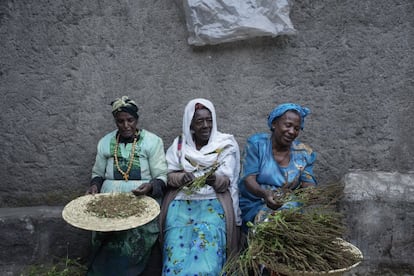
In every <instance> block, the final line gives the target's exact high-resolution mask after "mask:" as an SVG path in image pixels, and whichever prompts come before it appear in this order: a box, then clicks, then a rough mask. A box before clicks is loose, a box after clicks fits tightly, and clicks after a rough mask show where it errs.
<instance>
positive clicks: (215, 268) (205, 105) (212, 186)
mask: <svg viewBox="0 0 414 276" xmlns="http://www.w3.org/2000/svg"><path fill="white" fill-rule="evenodd" d="M182 131H183V134H182V135H180V136H178V137H177V138H175V140H174V142H173V144H172V145H171V146H170V147H169V149H168V150H167V156H166V158H167V163H168V171H169V173H168V184H167V187H168V191H167V194H166V196H165V198H164V200H163V204H162V210H161V218H160V221H161V235H162V236H161V240H162V243H163V246H162V248H163V275H219V274H220V272H221V270H222V267H223V265H224V263H225V261H226V259H227V258H229V257H230V255H231V254H234V253H236V252H237V251H238V238H239V232H238V229H239V227H237V226H240V225H241V219H240V211H239V199H238V187H237V181H238V175H239V170H240V154H239V147H238V144H237V142H236V140H235V139H234V137H233V135H230V134H224V133H221V132H219V131H218V130H217V121H216V112H215V109H214V106H213V104H212V103H211V102H210V101H208V100H206V99H194V100H191V101H190V102H189V103H188V104H187V106H186V107H185V111H184V116H183V130H182ZM217 164H218V168H217V170H216V171H215V172H214V173H213V174H212V175H211V176H209V177H208V178H207V180H206V181H205V183H204V185H203V186H202V187H201V188H197V189H190V188H189V186H191V183H193V181H194V179H196V178H198V177H200V176H202V175H204V174H205V173H208V172H209V170H210V169H211V167H212V166H214V165H217Z"/></svg>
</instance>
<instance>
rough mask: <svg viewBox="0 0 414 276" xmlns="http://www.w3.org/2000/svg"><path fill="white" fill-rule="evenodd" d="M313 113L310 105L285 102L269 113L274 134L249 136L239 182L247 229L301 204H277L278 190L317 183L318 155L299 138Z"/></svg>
mask: <svg viewBox="0 0 414 276" xmlns="http://www.w3.org/2000/svg"><path fill="white" fill-rule="evenodd" d="M309 113H310V111H309V109H308V108H306V107H302V106H300V105H297V104H293V103H285V104H281V105H279V106H277V107H276V108H275V109H273V111H272V112H271V113H270V114H269V117H268V122H267V123H268V126H269V128H270V130H271V133H270V134H269V133H257V134H254V135H252V136H251V137H249V138H248V140H247V143H246V146H245V150H244V154H243V157H242V169H241V175H240V181H239V190H240V208H241V211H242V220H243V229H244V231H247V227H246V223H247V222H255V221H260V220H261V219H262V218H263V217H265V216H264V215H265V214H266V213H268V212H269V211H272V210H277V209H280V208H291V207H296V206H298V203H297V202H288V203H286V204H284V205H280V204H279V203H277V201H276V200H275V194H277V193H278V192H282V190H285V189H292V190H293V189H297V188H301V187H309V186H313V185H316V180H315V177H314V175H313V163H314V161H315V158H316V154H315V153H314V152H313V151H312V149H311V148H310V147H309V146H307V145H306V144H303V143H301V142H299V141H298V140H296V138H297V137H298V135H299V132H300V130H301V129H303V127H304V122H305V117H306V116H307V115H308V114H309Z"/></svg>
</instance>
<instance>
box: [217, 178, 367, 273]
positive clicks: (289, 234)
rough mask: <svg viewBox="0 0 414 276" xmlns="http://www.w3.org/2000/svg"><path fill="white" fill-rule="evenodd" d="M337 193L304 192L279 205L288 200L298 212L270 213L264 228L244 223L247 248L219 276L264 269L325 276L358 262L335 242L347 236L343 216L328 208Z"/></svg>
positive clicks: (329, 188) (321, 189) (333, 187)
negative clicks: (327, 272) (299, 203)
mask: <svg viewBox="0 0 414 276" xmlns="http://www.w3.org/2000/svg"><path fill="white" fill-rule="evenodd" d="M339 187H340V186H338V185H331V186H322V187H316V188H306V189H301V190H300V191H297V192H295V191H292V192H291V193H290V195H283V196H282V198H284V199H281V200H282V201H283V200H292V197H293V198H294V200H296V201H299V202H301V203H302V204H303V205H302V208H301V209H298V208H294V209H285V210H279V211H274V212H271V213H269V214H268V215H267V219H265V220H264V221H263V222H259V223H257V224H253V223H248V226H249V227H250V228H249V233H248V237H247V243H248V244H247V248H246V249H245V250H244V251H242V252H241V254H240V255H239V256H236V257H233V258H230V259H229V260H228V262H227V263H226V265H225V267H224V268H223V273H224V274H226V275H240V276H243V275H246V276H248V275H261V272H260V271H261V268H262V267H263V266H264V267H266V269H268V270H270V271H278V272H282V273H284V274H287V275H290V273H289V272H294V271H295V272H297V271H301V272H326V271H331V270H335V269H342V268H347V267H349V266H352V265H353V264H355V263H357V262H359V261H361V260H360V256H359V255H356V254H355V252H352V251H351V250H349V249H347V247H346V244H344V243H341V242H340V241H341V240H340V239H338V238H341V237H342V236H343V235H344V234H345V231H346V228H345V225H344V224H343V222H342V215H341V214H340V213H339V212H337V211H335V208H334V207H333V205H332V204H333V203H335V201H336V200H335V198H336V199H338V198H339V197H338V196H337V195H338V194H337V193H336V192H335V191H338V190H339V189H338V188H339ZM335 194H336V196H335Z"/></svg>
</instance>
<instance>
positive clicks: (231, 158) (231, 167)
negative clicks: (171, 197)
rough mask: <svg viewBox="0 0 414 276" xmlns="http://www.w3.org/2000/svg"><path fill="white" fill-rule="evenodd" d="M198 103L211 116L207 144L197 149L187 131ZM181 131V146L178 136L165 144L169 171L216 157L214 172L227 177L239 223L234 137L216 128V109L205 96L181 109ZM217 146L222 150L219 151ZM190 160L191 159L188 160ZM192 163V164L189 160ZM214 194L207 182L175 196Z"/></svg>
mask: <svg viewBox="0 0 414 276" xmlns="http://www.w3.org/2000/svg"><path fill="white" fill-rule="evenodd" d="M197 103H200V104H202V105H204V106H205V107H206V108H208V109H209V110H210V112H211V116H212V119H213V122H212V130H211V135H210V139H209V140H208V143H207V145H205V146H203V147H202V148H201V149H200V150H197V149H196V145H195V143H194V141H193V137H192V134H191V132H190V125H191V120H192V119H193V116H194V112H195V105H196V104H197ZM182 131H183V134H182V136H181V139H182V143H181V149H180V148H179V140H180V137H176V138H175V139H174V142H173V144H172V145H171V146H170V147H169V148H168V150H167V154H166V158H167V163H168V170H169V171H182V170H184V171H186V172H193V173H195V172H197V171H199V170H202V169H203V168H205V167H208V166H211V165H213V164H214V162H216V161H218V162H219V163H220V164H221V165H220V166H219V168H218V169H217V171H216V174H217V175H225V176H227V177H228V178H229V179H230V187H229V191H230V194H231V197H232V199H233V209H234V212H235V217H236V223H237V225H240V223H241V220H240V211H239V195H238V186H237V184H238V183H237V182H238V179H239V172H240V152H239V146H238V144H237V141H236V140H235V139H234V137H233V135H230V134H225V133H221V132H219V131H217V121H216V111H215V108H214V106H213V104H212V103H211V102H210V101H208V100H206V99H201V98H199V99H194V100H191V101H190V102H189V103H188V104H187V106H186V107H185V110H184V116H183V130H182ZM217 150H222V152H220V153H219V154H218V153H217V152H216V151H217ZM188 159H189V160H191V163H190V162H189V161H188ZM192 163H193V164H194V165H193V164H192ZM211 198H216V193H215V191H214V189H213V188H212V187H211V186H208V185H206V186H205V187H203V188H201V189H200V190H198V191H197V192H195V193H193V194H191V195H187V194H185V193H183V192H180V193H179V194H178V195H177V197H176V198H175V199H191V200H197V199H211Z"/></svg>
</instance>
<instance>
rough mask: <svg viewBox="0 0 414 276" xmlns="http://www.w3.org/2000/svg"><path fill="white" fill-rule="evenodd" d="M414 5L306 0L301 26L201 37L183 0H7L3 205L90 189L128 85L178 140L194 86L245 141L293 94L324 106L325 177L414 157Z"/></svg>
mask: <svg viewBox="0 0 414 276" xmlns="http://www.w3.org/2000/svg"><path fill="white" fill-rule="evenodd" d="M413 14H414V2H413V1H412V0H391V1H390V0H364V1H360V0H347V1H343V0H312V1H311V0H297V1H294V5H293V8H292V13H291V19H292V21H293V23H294V25H295V28H296V29H297V30H298V34H297V35H296V36H293V37H277V38H256V39H251V40H248V41H242V42H237V43H229V44H223V45H217V46H206V47H201V48H194V47H191V46H189V45H188V44H187V42H186V38H187V30H186V26H185V19H184V14H183V9H182V3H181V1H178V0H175V1H171V0H156V1H154V0H140V1H128V0H120V1H110V0H101V1H100V0H88V1H79V0H53V1H47V0H37V1H35V0H21V1H15V0H1V1H0V99H1V100H0V109H1V112H0V120H1V124H0V152H1V154H0V163H1V167H0V179H1V182H0V183H1V184H0V206H3V207H4V206H24V205H42V204H62V203H65V202H67V201H68V200H69V199H71V198H73V197H74V196H76V195H79V194H82V193H83V192H84V191H85V189H86V186H87V185H88V182H89V177H90V170H91V167H92V165H93V161H94V155H95V150H96V143H97V141H98V139H99V138H100V137H101V136H102V135H103V134H104V133H106V132H107V131H110V130H112V129H113V128H114V127H115V125H114V123H113V119H112V117H111V114H110V106H109V105H108V104H109V102H110V101H111V100H112V99H114V98H115V97H118V96H122V95H129V96H130V97H132V98H134V99H136V101H137V102H138V103H139V105H140V110H141V117H140V125H141V126H142V127H144V128H146V129H148V130H150V131H153V132H155V133H157V134H159V135H160V136H161V137H162V138H163V139H164V142H165V146H166V147H167V146H168V145H169V144H170V143H171V142H172V140H173V138H174V137H175V136H176V135H177V134H179V133H180V131H181V120H182V119H181V118H182V113H183V109H184V106H185V104H186V102H187V101H188V100H190V99H191V98H194V97H206V98H209V99H211V100H212V101H213V102H214V103H215V105H216V109H217V112H218V124H219V128H220V129H221V130H222V131H224V132H229V133H233V134H234V135H235V136H236V138H237V140H238V141H239V143H240V146H241V147H243V145H244V142H245V139H246V138H247V136H248V135H250V134H252V133H254V132H257V131H268V129H267V128H266V117H267V114H268V113H269V112H270V111H271V109H272V108H273V107H274V106H275V105H276V104H278V103H281V102H285V101H292V102H298V103H300V104H303V105H306V106H308V107H309V108H310V109H311V110H312V112H313V113H312V114H311V115H310V116H309V119H308V120H307V122H306V125H305V129H304V131H303V132H302V133H301V140H302V141H304V142H307V143H309V144H310V145H311V146H312V147H313V148H314V149H315V150H316V151H317V152H318V161H317V163H316V164H315V171H316V173H317V176H318V179H319V180H320V182H321V183H325V182H331V181H336V180H338V179H339V178H341V177H342V176H343V175H345V174H346V173H347V172H348V171H350V170H355V169H364V170H382V171H400V172H407V171H410V170H413V168H414V158H413V156H414V143H413V138H412V137H414V126H413V124H412V120H411V118H413V117H414V103H413V101H414V83H413V75H414V65H413V64H414V62H413V54H414V50H413V47H412V45H413V44H414V43H413V42H414V41H413V34H414V32H413V31H414V24H413V23H414V17H413Z"/></svg>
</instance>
